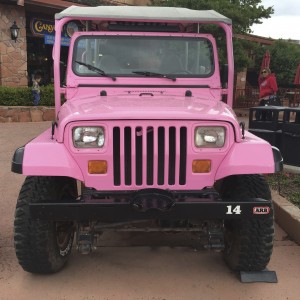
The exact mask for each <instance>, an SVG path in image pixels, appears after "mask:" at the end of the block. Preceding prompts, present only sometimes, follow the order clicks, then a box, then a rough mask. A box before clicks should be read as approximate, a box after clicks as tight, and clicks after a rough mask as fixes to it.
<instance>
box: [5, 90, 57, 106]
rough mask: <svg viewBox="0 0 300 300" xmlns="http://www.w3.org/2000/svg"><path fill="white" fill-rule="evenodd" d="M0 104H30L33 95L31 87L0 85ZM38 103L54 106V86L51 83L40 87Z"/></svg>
mask: <svg viewBox="0 0 300 300" xmlns="http://www.w3.org/2000/svg"><path fill="white" fill-rule="evenodd" d="M0 105H2V106H31V105H33V96H32V93H31V87H8V86H0ZM39 105H43V106H54V88H53V86H52V85H47V86H42V87H41V101H40V104H39Z"/></svg>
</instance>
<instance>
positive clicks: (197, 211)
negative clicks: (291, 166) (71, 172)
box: [29, 189, 272, 222]
mask: <svg viewBox="0 0 300 300" xmlns="http://www.w3.org/2000/svg"><path fill="white" fill-rule="evenodd" d="M95 195H96V196H97V197H91V194H88V195H83V197H82V198H81V199H80V200H79V201H77V202H74V201H73V202H64V203H31V204H29V208H30V214H31V217H32V218H33V219H42V220H43V219H45V220H57V221H67V220H70V221H71V220H72V221H103V222H116V221H117V222H120V221H133V220H153V219H163V220H183V219H190V220H191V219H197V220H215V219H244V218H264V217H266V216H268V215H269V214H271V213H272V201H269V200H264V199H260V198H249V199H243V200H241V201H240V202H239V201H235V202H232V201H230V199H220V197H219V195H218V194H217V193H216V192H211V190H209V191H208V192H207V191H205V192H204V193H202V194H200V196H199V194H197V195H195V194H190V195H188V194H185V195H184V196H183V195H182V194H181V195H176V194H175V195H174V194H173V193H170V192H168V191H161V190H156V189H153V190H152V189H148V190H142V191H139V192H135V193H131V194H126V195H125V197H124V195H119V194H116V195H115V196H114V197H111V196H110V197H107V195H105V194H100V195H99V193H96V194H94V196H95ZM99 196H101V197H99Z"/></svg>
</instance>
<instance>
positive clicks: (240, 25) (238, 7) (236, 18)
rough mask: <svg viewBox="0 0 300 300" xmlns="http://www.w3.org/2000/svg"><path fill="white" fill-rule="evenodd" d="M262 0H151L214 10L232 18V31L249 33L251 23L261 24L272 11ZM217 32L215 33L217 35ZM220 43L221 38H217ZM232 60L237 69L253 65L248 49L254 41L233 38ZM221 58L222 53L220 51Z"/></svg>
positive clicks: (161, 4) (162, 3)
mask: <svg viewBox="0 0 300 300" xmlns="http://www.w3.org/2000/svg"><path fill="white" fill-rule="evenodd" d="M261 2H262V0H210V1H207V0H152V5H156V6H177V7H186V8H190V9H196V10H210V9H212V10H215V11H217V12H219V13H220V14H223V15H225V16H226V17H228V18H230V19H232V23H233V33H240V34H247V33H251V26H252V25H253V24H261V23H262V22H261V19H268V18H270V17H271V14H273V13H274V10H273V8H272V7H267V8H265V7H264V6H262V5H260V4H261ZM218 35H219V33H217V37H219V36H218ZM217 41H218V43H220V41H221V43H222V38H220V37H219V38H218V39H217ZM223 42H224V41H223ZM233 43H234V60H235V67H236V70H237V71H241V70H243V69H245V68H247V67H250V66H252V65H253V61H252V60H251V59H250V58H249V49H250V50H251V49H255V48H256V46H255V45H254V43H251V42H249V41H246V40H238V39H234V41H233ZM221 60H222V53H221Z"/></svg>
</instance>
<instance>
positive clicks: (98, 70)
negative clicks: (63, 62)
mask: <svg viewBox="0 0 300 300" xmlns="http://www.w3.org/2000/svg"><path fill="white" fill-rule="evenodd" d="M75 62H76V63H78V64H79V65H81V66H85V67H87V68H88V69H89V70H91V71H94V72H96V73H98V74H100V75H101V76H104V77H110V78H111V79H112V80H113V81H116V79H117V78H116V77H115V76H112V75H109V74H106V73H105V72H104V71H103V70H101V69H99V68H97V67H94V66H92V65H89V64H86V63H84V62H82V61H78V60H75Z"/></svg>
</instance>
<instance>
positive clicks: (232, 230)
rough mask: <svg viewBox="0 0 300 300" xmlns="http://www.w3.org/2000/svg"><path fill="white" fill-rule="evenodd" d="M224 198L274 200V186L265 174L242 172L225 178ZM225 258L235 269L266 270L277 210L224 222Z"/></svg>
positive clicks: (271, 248) (222, 192)
mask: <svg viewBox="0 0 300 300" xmlns="http://www.w3.org/2000/svg"><path fill="white" fill-rule="evenodd" d="M221 195H222V198H229V199H230V200H231V201H233V202H234V201H245V200H246V199H248V198H262V199H266V200H271V191H270V188H269V186H268V184H267V182H266V180H265V179H264V177H263V176H261V175H238V176H230V177H228V178H225V179H224V181H223V184H222V190H221ZM224 227H225V233H224V240H225V249H224V253H223V254H224V259H225V261H226V263H227V264H228V266H229V267H230V268H231V269H232V270H236V271H262V270H264V269H265V268H266V266H267V265H268V263H269V261H270V258H271V255H272V250H273V240H274V213H273V207H272V208H271V211H270V213H269V214H268V215H267V216H264V217H263V218H261V219H260V218H252V219H241V220H226V221H225V222H224Z"/></svg>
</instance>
